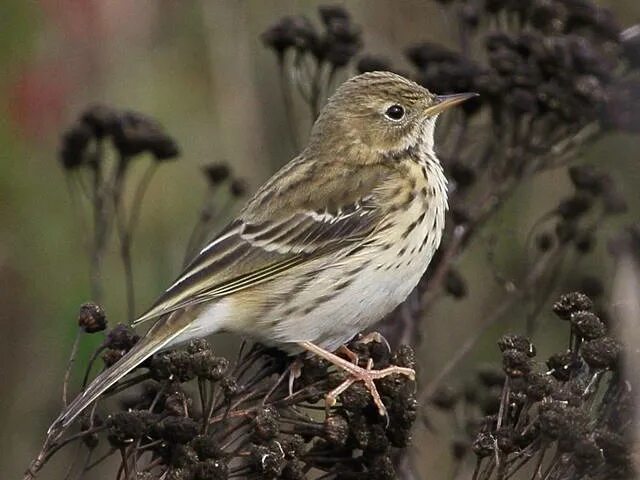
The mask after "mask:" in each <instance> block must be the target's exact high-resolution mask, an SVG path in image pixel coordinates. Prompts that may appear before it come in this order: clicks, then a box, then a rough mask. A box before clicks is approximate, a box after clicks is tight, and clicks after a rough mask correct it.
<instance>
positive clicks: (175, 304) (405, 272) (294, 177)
mask: <svg viewBox="0 0 640 480" xmlns="http://www.w3.org/2000/svg"><path fill="white" fill-rule="evenodd" d="M472 96H474V94H470V93H461V94H456V95H447V96H436V95H434V94H432V93H430V92H429V91H428V90H426V89H425V88H423V87H421V86H419V85H418V84H416V83H414V82H412V81H410V80H407V79H406V78H403V77H401V76H399V75H395V74H393V73H388V72H372V73H365V74H363V75H358V76H357V77H354V78H352V79H351V80H349V81H347V82H345V83H344V84H342V85H341V86H340V87H339V88H338V90H337V91H336V93H335V94H334V95H333V96H332V97H331V98H330V99H329V101H328V102H327V104H326V106H325V107H324V109H323V111H322V112H321V114H320V116H319V117H318V119H317V121H316V122H315V124H314V126H313V129H312V131H311V136H310V139H309V143H308V145H307V146H306V148H305V149H304V150H303V151H302V153H300V155H298V156H297V157H296V158H294V159H293V160H292V161H291V162H289V163H288V164H287V165H285V166H284V167H283V168H282V169H281V170H280V171H279V172H277V173H276V174H275V175H274V176H273V177H272V178H271V179H270V180H269V181H267V183H266V184H265V185H264V186H263V187H262V188H261V189H260V190H259V191H258V192H257V193H256V194H255V195H254V196H253V198H252V199H251V200H250V201H249V202H248V204H247V205H246V206H245V207H244V209H243V210H242V212H241V213H240V215H239V216H238V218H237V219H236V220H235V221H233V222H232V223H231V224H230V225H228V226H227V228H225V229H224V230H223V231H222V233H221V234H220V235H219V236H218V237H217V238H216V239H215V240H213V241H212V242H211V243H209V244H208V245H207V246H206V247H204V248H203V249H202V251H201V252H200V253H199V254H198V256H197V257H196V258H195V259H194V260H193V261H192V262H191V264H190V265H189V266H188V267H187V268H186V270H185V271H184V272H183V273H182V274H181V275H180V276H179V277H178V279H177V280H176V281H175V282H174V283H173V284H172V285H171V286H170V287H169V288H168V289H167V291H166V292H165V293H164V294H163V295H162V296H161V297H160V298H159V299H158V301H157V302H156V303H155V304H154V305H153V307H152V308H151V309H150V310H149V311H148V312H147V313H145V314H144V315H142V316H141V317H140V318H138V320H137V321H136V322H135V324H140V323H143V322H146V321H150V320H154V319H155V324H154V325H153V326H152V327H151V328H150V329H149V331H148V332H147V334H146V335H145V336H144V338H142V339H141V340H140V341H139V342H138V344H137V345H136V346H135V347H134V348H133V349H132V350H131V351H130V352H129V353H127V354H126V355H125V356H124V357H123V358H122V359H121V360H120V361H119V362H117V363H116V364H115V365H114V366H112V367H111V368H109V369H108V370H106V371H105V372H103V373H101V374H100V375H99V376H98V377H97V378H96V379H95V380H94V381H93V383H91V384H90V385H89V387H88V388H87V389H86V390H85V391H84V392H83V393H82V394H80V395H79V396H78V397H77V398H76V399H75V400H74V401H73V402H72V403H71V404H70V405H69V406H68V407H67V408H66V410H65V411H64V412H63V413H62V414H61V415H60V417H59V418H58V419H57V420H56V421H55V422H54V424H53V425H52V427H51V429H50V431H52V430H56V429H59V428H64V427H66V426H68V425H69V424H70V423H71V422H72V421H73V420H74V419H75V418H76V417H77V416H78V415H79V414H80V413H81V412H82V411H83V410H84V409H85V408H86V407H87V406H88V405H89V404H90V403H91V402H93V401H94V400H95V399H96V398H97V397H98V396H99V395H100V394H102V392H104V391H105V390H106V389H108V388H109V387H111V386H112V385H113V384H115V383H116V382H117V381H118V380H119V379H121V378H122V377H123V376H124V375H126V374H127V373H128V372H130V371H131V370H132V369H133V368H135V367H136V366H138V365H139V364H140V363H141V362H143V361H144V360H145V359H147V358H148V357H150V356H151V355H153V354H154V353H157V352H158V351H160V350H163V349H166V348H168V347H174V346H176V345H179V344H182V343H184V342H186V341H188V340H191V339H194V338H199V337H204V336H206V335H210V334H212V333H215V332H220V331H229V332H236V333H240V334H243V335H248V336H250V337H253V338H255V339H256V340H258V341H260V342H262V343H264V344H267V345H273V346H277V347H279V348H282V349H284V350H286V351H288V352H290V353H298V352H301V351H304V350H307V351H309V352H312V353H314V354H316V355H318V356H320V357H322V358H325V359H326V360H328V361H329V362H332V363H334V364H335V365H336V366H337V367H338V368H341V369H344V370H345V371H347V372H348V373H349V379H348V380H347V381H346V382H344V383H343V384H342V385H340V386H339V387H338V388H337V389H335V390H334V391H333V392H332V393H331V394H330V396H329V401H335V398H336V396H337V395H338V394H340V393H341V392H342V391H344V390H345V389H346V388H347V387H348V386H349V385H351V384H352V383H353V382H356V381H363V382H364V383H365V385H366V387H367V388H368V389H369V391H370V392H371V394H372V395H373V399H374V401H375V403H376V405H377V406H378V409H379V411H380V413H381V414H384V413H385V409H384V405H383V403H382V401H381V399H380V397H379V395H378V392H377V391H376V387H375V385H374V383H373V381H374V380H375V379H379V378H382V377H384V376H386V375H390V374H393V373H399V374H404V375H408V376H411V377H413V375H414V372H413V370H411V369H408V368H402V367H389V368H386V369H384V370H372V369H370V368H369V369H367V368H362V367H360V366H358V365H356V364H355V363H352V362H350V361H348V360H345V359H343V358H341V357H339V356H337V355H335V354H334V353H331V352H333V351H335V350H336V349H338V347H340V346H342V345H344V343H345V342H347V341H349V340H350V339H351V338H353V337H354V336H355V335H356V334H357V333H358V332H360V331H362V330H364V329H365V328H367V327H368V326H370V325H372V324H373V323H375V322H377V321H378V320H380V319H381V318H382V317H384V316H385V315H386V314H387V313H389V312H390V311H392V310H393V309H394V308H395V307H396V306H397V305H398V304H400V303H401V302H402V301H403V300H404V299H405V298H406V297H407V295H408V294H409V293H410V292H411V290H413V288H414V287H415V286H416V284H417V283H418V280H419V279H420V277H422V275H423V274H424V272H425V270H426V268H427V265H428V264H429V262H430V261H431V257H432V256H433V253H434V252H435V250H436V249H437V248H438V245H439V244H440V239H441V236H442V230H443V228H444V219H445V210H446V209H447V180H446V178H445V176H444V174H443V171H442V167H441V165H440V162H439V161H438V159H437V158H436V155H435V153H434V145H433V142H434V137H433V135H434V129H435V125H436V119H437V117H438V114H439V113H440V112H442V111H443V110H445V109H446V108H449V107H451V106H453V105H456V104H458V103H460V102H462V101H464V100H466V99H468V98H470V97H472Z"/></svg>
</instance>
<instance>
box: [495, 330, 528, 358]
mask: <svg viewBox="0 0 640 480" xmlns="http://www.w3.org/2000/svg"><path fill="white" fill-rule="evenodd" d="M498 348H499V349H500V351H501V352H504V351H506V350H509V349H513V350H517V351H519V352H522V353H525V354H526V355H527V356H528V357H535V356H536V347H535V345H534V344H533V343H531V341H530V340H529V339H528V338H525V337H523V336H520V335H512V334H507V335H503V336H502V337H501V338H500V340H498Z"/></svg>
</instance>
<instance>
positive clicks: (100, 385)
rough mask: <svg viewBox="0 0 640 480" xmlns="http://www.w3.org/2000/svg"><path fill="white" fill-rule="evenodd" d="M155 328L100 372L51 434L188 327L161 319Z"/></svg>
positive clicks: (68, 422) (73, 418)
mask: <svg viewBox="0 0 640 480" xmlns="http://www.w3.org/2000/svg"><path fill="white" fill-rule="evenodd" d="M160 323H161V325H156V326H155V327H160V328H153V329H152V330H154V331H153V334H151V333H152V332H151V331H150V332H149V333H148V334H147V335H146V336H145V337H143V338H142V339H141V340H140V341H139V342H138V343H137V344H136V345H135V346H134V347H133V348H132V349H131V350H130V351H129V352H127V353H126V354H125V355H124V356H123V357H122V358H121V359H120V360H118V361H117V362H116V363H115V364H114V365H113V366H112V367H110V368H108V369H107V370H105V371H104V372H102V373H101V374H100V375H98V376H97V377H96V378H95V379H94V380H93V382H91V383H90V384H89V386H88V387H87V388H86V389H85V390H84V391H83V392H82V393H81V394H80V395H78V396H77V397H76V398H75V399H74V400H73V401H72V402H71V403H70V404H69V405H68V406H67V407H66V408H65V409H64V411H63V412H62V413H61V414H60V416H59V417H58V418H57V419H56V420H55V421H54V422H53V424H52V425H51V427H49V431H48V434H49V435H52V434H55V432H61V431H63V430H64V429H65V428H67V427H68V426H69V425H70V424H71V423H72V422H73V421H74V420H75V419H76V418H77V417H78V415H80V414H81V413H82V412H83V411H84V409H85V408H87V407H88V406H89V405H91V403H92V402H93V401H94V400H96V399H97V398H98V397H99V396H100V395H102V394H103V393H104V392H105V391H106V390H107V389H108V388H110V387H111V386H113V385H114V384H115V383H116V382H118V380H120V379H121V378H122V377H124V376H125V375H126V374H128V373H129V372H130V371H131V370H133V369H134V368H136V367H137V366H138V365H140V364H141V363H142V362H144V361H145V360H146V359H147V358H149V357H150V356H152V355H153V354H154V353H157V352H158V351H160V350H162V349H163V348H165V347H166V346H167V345H168V344H169V343H170V342H171V341H172V340H174V339H175V338H176V337H177V336H178V335H180V334H181V333H182V332H183V331H184V329H185V328H184V327H183V328H180V329H172V328H167V327H168V325H167V323H169V322H163V321H161V322H160Z"/></svg>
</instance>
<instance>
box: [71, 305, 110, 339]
mask: <svg viewBox="0 0 640 480" xmlns="http://www.w3.org/2000/svg"><path fill="white" fill-rule="evenodd" d="M78 325H79V326H80V328H82V329H83V330H84V331H85V332H87V333H95V332H101V331H102V330H104V329H106V328H107V317H106V315H105V313H104V310H103V309H102V307H101V306H100V305H97V304H95V303H92V302H87V303H83V304H82V305H81V306H80V312H79V313H78Z"/></svg>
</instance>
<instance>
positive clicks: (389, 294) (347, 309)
mask: <svg viewBox="0 0 640 480" xmlns="http://www.w3.org/2000/svg"><path fill="white" fill-rule="evenodd" d="M423 209H424V205H423V204H422V202H419V201H416V202H414V205H413V206H412V207H411V208H410V211H409V212H408V213H405V215H403V217H405V218H406V221H405V222H400V223H399V224H398V225H397V229H396V230H395V231H396V232H398V231H399V232H404V231H405V230H406V229H407V227H408V226H409V225H410V223H411V222H413V221H414V220H416V219H418V218H420V215H421V213H422V212H423ZM428 213H429V212H427V214H425V215H424V216H423V219H422V221H421V222H420V223H419V224H417V226H416V227H415V228H414V229H413V230H412V231H411V233H410V234H409V235H408V236H407V237H406V238H401V235H398V241H397V242H393V243H392V245H391V247H390V248H387V249H385V248H383V247H381V246H378V247H375V248H374V247H372V248H371V249H367V250H365V251H363V252H362V253H361V254H359V256H358V257H357V258H355V257H350V259H349V261H348V262H347V263H342V264H338V265H335V266H330V267H328V268H327V267H325V268H323V269H322V270H321V271H319V272H318V273H317V275H316V276H315V278H314V279H313V281H311V282H309V284H308V285H306V287H305V288H304V289H303V290H302V291H300V292H296V294H295V296H294V297H293V298H291V299H288V301H285V302H282V304H281V305H278V306H277V307H275V308H272V309H271V310H270V311H269V312H268V318H265V319H264V320H263V321H261V322H260V326H259V328H258V329H257V331H256V332H254V333H253V334H254V336H258V337H260V338H261V339H262V341H264V342H265V343H270V344H275V345H280V346H284V347H286V345H282V344H287V343H294V342H299V341H305V340H306V341H310V342H313V343H315V344H317V345H319V346H321V347H323V348H325V349H328V350H335V349H336V348H338V347H339V346H340V345H342V344H344V343H345V342H347V341H349V340H350V339H351V338H353V337H354V336H355V335H356V334H357V333H358V332H361V331H362V330H364V329H366V328H367V327H369V326H371V325H373V324H374V323H376V322H378V321H379V320H381V319H382V318H383V317H384V316H385V315H387V314H388V313H390V312H391V311H392V310H393V309H395V308H396V307H397V306H398V305H399V304H400V303H402V302H403V301H404V300H405V299H406V298H407V296H408V295H409V294H410V293H411V291H412V290H413V289H414V288H415V286H416V285H417V284H418V282H419V280H420V278H422V275H423V274H424V272H425V270H426V268H427V266H428V265H429V262H430V261H431V258H432V256H433V253H434V252H435V250H436V248H437V247H438V244H439V243H440V231H439V229H436V232H434V231H433V225H434V215H435V212H434V213H433V214H432V215H430V214H428ZM350 271H351V272H352V273H350ZM345 281H348V282H349V283H348V285H346V286H344V287H341V288H339V289H338V290H336V287H340V285H341V283H344V282H345ZM323 295H326V297H327V299H323V298H322V296H323ZM319 297H320V298H319Z"/></svg>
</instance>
